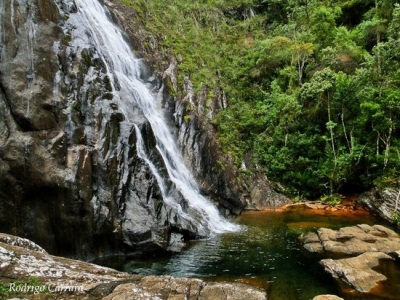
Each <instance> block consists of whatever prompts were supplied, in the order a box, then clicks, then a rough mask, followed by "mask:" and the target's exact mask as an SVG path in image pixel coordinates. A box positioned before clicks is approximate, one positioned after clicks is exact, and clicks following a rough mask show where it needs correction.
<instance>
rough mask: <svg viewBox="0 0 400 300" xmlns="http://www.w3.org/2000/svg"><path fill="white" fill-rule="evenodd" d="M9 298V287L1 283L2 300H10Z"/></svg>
mask: <svg viewBox="0 0 400 300" xmlns="http://www.w3.org/2000/svg"><path fill="white" fill-rule="evenodd" d="M9 296H10V291H9V287H8V285H6V284H3V283H0V300H5V299H8V298H9Z"/></svg>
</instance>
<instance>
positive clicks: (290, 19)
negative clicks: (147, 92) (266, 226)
mask: <svg viewBox="0 0 400 300" xmlns="http://www.w3.org/2000/svg"><path fill="white" fill-rule="evenodd" d="M124 1H125V2H127V3H128V4H129V5H131V6H133V7H134V8H135V10H136V11H137V12H138V13H139V14H140V15H141V16H142V17H143V19H144V20H146V24H145V26H146V28H147V30H148V31H149V32H151V33H152V34H153V35H154V36H156V37H157V38H158V39H159V40H160V43H161V44H162V45H163V47H165V49H166V51H171V53H172V54H173V55H174V56H175V57H177V58H178V61H179V76H180V77H181V79H182V77H183V76H189V77H190V79H191V81H192V82H193V84H194V86H195V88H196V89H197V91H198V90H200V88H201V86H202V85H207V86H208V87H209V90H210V91H211V92H210V94H209V97H213V96H214V95H213V93H212V91H213V90H214V88H215V87H217V86H218V87H220V88H222V89H223V90H224V92H225V93H226V95H227V98H228V104H229V105H228V107H227V108H226V109H225V110H223V111H221V112H220V114H219V115H218V116H217V117H216V118H215V119H214V120H212V123H213V124H214V125H215V126H216V128H217V130H218V133H219V139H220V141H221V145H222V147H223V150H224V151H225V152H226V153H229V154H231V155H232V156H233V157H234V159H235V161H236V163H237V166H238V168H240V165H241V161H242V160H243V158H244V156H245V154H247V156H249V154H251V157H252V160H253V163H254V165H255V166H256V168H259V169H263V170H264V171H265V172H266V174H267V176H268V178H269V179H270V180H271V181H273V182H277V183H278V182H279V183H280V185H279V186H282V189H283V190H284V191H285V192H286V193H287V194H289V195H292V196H298V197H318V196H321V195H328V196H332V195H333V194H335V193H338V192H352V191H353V192H354V191H360V190H364V189H366V188H369V187H371V186H372V185H374V184H398V178H399V172H398V171H397V170H400V152H399V151H400V141H399V139H398V138H399V130H398V128H399V126H400V119H399V117H400V6H399V1H395V0H324V1H316V0H288V1H283V0H203V1H184V0H173V1H162V0H152V1H145V0H135V1H133V0H124Z"/></svg>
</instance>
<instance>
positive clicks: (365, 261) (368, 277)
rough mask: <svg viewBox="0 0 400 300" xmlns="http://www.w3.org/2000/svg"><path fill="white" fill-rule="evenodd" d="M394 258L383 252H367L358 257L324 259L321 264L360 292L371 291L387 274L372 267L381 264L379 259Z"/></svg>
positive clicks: (327, 270) (334, 275) (335, 276)
mask: <svg viewBox="0 0 400 300" xmlns="http://www.w3.org/2000/svg"><path fill="white" fill-rule="evenodd" d="M381 259H389V260H393V258H392V257H390V256H389V255H387V254H385V253H382V252H367V253H364V254H361V255H359V256H357V257H351V258H343V259H337V260H333V259H323V260H321V262H320V264H321V265H322V266H323V267H324V268H325V271H326V272H328V273H329V274H331V275H332V276H333V277H334V278H337V279H340V280H341V281H343V282H344V283H346V284H348V285H349V286H351V287H352V288H353V289H355V290H356V291H358V292H361V293H369V292H370V291H371V290H372V289H373V288H374V287H375V286H376V285H377V284H378V283H379V282H381V281H383V280H386V279H387V278H386V276H384V275H383V274H380V273H378V272H376V271H374V270H373V269H372V268H374V267H377V266H378V265H379V260H381Z"/></svg>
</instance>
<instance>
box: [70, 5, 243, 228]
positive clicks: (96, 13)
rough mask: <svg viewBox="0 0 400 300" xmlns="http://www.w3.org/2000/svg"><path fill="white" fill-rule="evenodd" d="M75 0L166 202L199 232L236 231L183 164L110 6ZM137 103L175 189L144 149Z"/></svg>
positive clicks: (83, 24) (138, 62)
mask: <svg viewBox="0 0 400 300" xmlns="http://www.w3.org/2000/svg"><path fill="white" fill-rule="evenodd" d="M75 2H76V4H77V7H78V13H77V14H78V16H79V18H80V19H81V20H80V21H81V24H82V26H84V27H85V31H86V34H88V35H90V36H91V39H92V40H93V43H94V45H95V47H96V48H97V49H98V51H99V53H100V56H101V57H100V58H101V59H102V60H103V62H104V65H105V67H106V69H107V73H108V76H109V77H110V78H111V84H112V85H113V91H114V99H117V101H118V103H119V109H120V110H121V111H122V113H123V114H124V116H125V122H127V123H132V125H133V126H134V127H135V131H136V136H137V145H136V148H137V151H138V156H139V157H140V158H141V159H143V160H144V161H145V162H146V163H147V164H148V166H149V169H150V170H151V172H152V173H153V176H154V177H155V179H156V180H157V183H158V185H159V187H160V190H161V194H162V196H163V201H164V205H166V206H168V207H169V208H171V209H173V210H174V211H175V213H177V214H178V215H179V216H180V218H181V219H182V220H184V221H186V222H188V223H189V224H193V225H194V226H196V230H197V232H198V234H199V235H209V234H213V233H221V232H225V231H234V230H237V229H238V226H237V225H234V224H231V223H230V222H228V221H227V220H225V219H224V218H223V217H221V216H220V214H219V212H218V210H217V209H216V208H215V207H214V205H213V204H212V203H211V202H210V201H209V200H207V199H206V198H204V197H203V196H201V195H200V192H199V187H198V185H197V183H196V181H195V179H194V176H193V175H192V174H191V172H190V171H189V170H188V168H187V167H186V166H185V165H184V163H183V159H182V156H181V154H180V151H179V149H178V147H177V144H176V142H175V139H174V137H173V135H172V134H171V132H170V131H169V128H168V126H167V123H166V121H165V119H164V116H163V112H162V110H161V109H160V108H159V107H157V101H156V98H155V96H154V95H153V94H152V92H151V91H150V90H149V88H148V87H147V86H146V84H145V83H144V82H143V81H142V80H141V79H140V64H141V61H140V59H139V58H137V57H136V56H135V55H134V54H133V52H132V49H131V48H130V46H129V45H128V43H127V42H126V41H125V40H124V38H123V33H122V32H121V30H120V29H119V28H118V27H117V26H116V25H115V24H113V22H112V21H111V18H110V14H109V12H108V10H107V9H106V8H105V7H104V6H102V5H101V4H100V3H99V2H98V1H97V0H76V1H75ZM134 108H139V109H140V110H141V111H142V113H143V115H144V117H145V118H146V119H147V121H148V122H149V123H150V125H151V128H152V131H153V132H154V136H155V139H156V144H157V146H156V149H157V151H158V152H159V153H160V154H161V156H162V158H163V160H164V164H165V167H166V169H167V171H168V175H169V180H170V181H171V182H172V183H173V187H174V189H173V190H174V192H173V191H171V189H169V188H167V187H166V184H165V181H166V179H165V178H162V176H161V174H160V172H159V170H158V169H157V167H156V164H155V163H154V162H152V161H151V158H150V156H149V155H148V154H147V153H146V151H145V147H144V146H143V137H142V136H141V131H140V130H139V128H138V126H136V125H135V124H134V123H135V112H134ZM176 192H178V193H179V194H180V195H182V196H183V198H184V199H185V201H186V202H187V204H185V205H184V207H182V205H181V204H180V202H179V201H178V199H176V197H175V196H176ZM174 195H175V196H174Z"/></svg>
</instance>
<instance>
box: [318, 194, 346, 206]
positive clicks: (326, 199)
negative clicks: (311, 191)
mask: <svg viewBox="0 0 400 300" xmlns="http://www.w3.org/2000/svg"><path fill="white" fill-rule="evenodd" d="M321 201H322V203H325V204H328V205H338V204H340V201H341V200H340V195H339V194H333V195H324V196H323V197H321Z"/></svg>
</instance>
